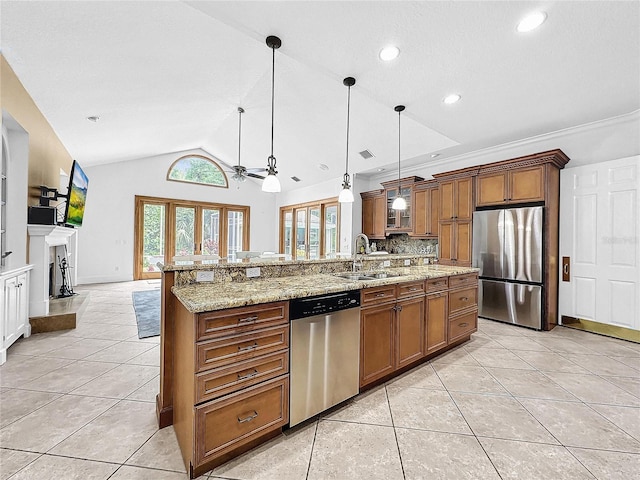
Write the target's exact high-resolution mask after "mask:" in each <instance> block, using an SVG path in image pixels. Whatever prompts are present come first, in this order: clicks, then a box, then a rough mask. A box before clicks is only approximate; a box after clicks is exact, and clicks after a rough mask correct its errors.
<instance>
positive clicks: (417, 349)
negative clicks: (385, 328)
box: [395, 282, 424, 369]
mask: <svg viewBox="0 0 640 480" xmlns="http://www.w3.org/2000/svg"><path fill="white" fill-rule="evenodd" d="M422 283H424V282H422ZM396 313H397V318H396V328H397V330H396V359H395V360H396V363H395V368H396V369H397V368H402V367H404V366H405V365H409V364H410V363H413V362H415V361H416V360H420V359H421V358H422V357H423V355H424V341H423V339H424V295H421V296H420V297H416V298H410V299H406V300H400V301H398V303H397V304H396Z"/></svg>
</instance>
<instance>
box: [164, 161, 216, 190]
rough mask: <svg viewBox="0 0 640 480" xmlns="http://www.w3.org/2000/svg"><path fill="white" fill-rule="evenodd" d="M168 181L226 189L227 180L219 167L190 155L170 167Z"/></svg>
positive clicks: (212, 162)
mask: <svg viewBox="0 0 640 480" xmlns="http://www.w3.org/2000/svg"><path fill="white" fill-rule="evenodd" d="M168 178H169V180H177V181H179V182H190V183H202V184H205V185H215V186H217V187H226V186H227V179H226V177H225V175H224V173H223V172H222V170H221V169H220V167H219V166H218V165H217V164H216V163H215V162H214V161H213V160H211V159H208V158H205V157H200V156H194V155H190V156H187V157H182V158H181V159H179V160H178V161H177V162H175V163H174V164H173V165H172V166H171V170H170V171H169V175H168Z"/></svg>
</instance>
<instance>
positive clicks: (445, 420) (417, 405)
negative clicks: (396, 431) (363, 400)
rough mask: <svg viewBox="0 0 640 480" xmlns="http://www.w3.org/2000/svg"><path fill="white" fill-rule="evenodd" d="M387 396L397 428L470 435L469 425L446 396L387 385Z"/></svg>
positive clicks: (448, 396)
mask: <svg viewBox="0 0 640 480" xmlns="http://www.w3.org/2000/svg"><path fill="white" fill-rule="evenodd" d="M387 394H388V395H389V404H390V406H391V415H392V416H393V424H394V425H395V426H396V427H405V428H419V429H424V430H435V431H438V432H447V433H467V434H470V433H471V430H470V429H469V425H467V422H465V420H464V418H463V417H462V415H461V414H460V411H459V410H458V407H456V404H455V403H454V402H453V400H452V399H451V397H450V395H449V393H447V392H444V391H439V390H426V389H422V388H406V387H393V386H391V385H389V386H388V387H387Z"/></svg>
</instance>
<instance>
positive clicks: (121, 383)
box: [73, 364, 159, 398]
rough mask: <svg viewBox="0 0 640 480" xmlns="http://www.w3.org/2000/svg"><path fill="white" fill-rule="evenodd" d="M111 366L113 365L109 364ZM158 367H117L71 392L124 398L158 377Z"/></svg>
mask: <svg viewBox="0 0 640 480" xmlns="http://www.w3.org/2000/svg"><path fill="white" fill-rule="evenodd" d="M110 365H113V364H110ZM158 373H159V369H158V367H148V366H144V365H126V364H123V365H118V366H117V367H116V368H114V369H113V370H110V371H108V372H107V373H105V374H104V375H102V376H100V377H98V378H96V379H94V380H92V381H90V382H88V383H85V384H84V385H82V386H81V387H79V388H77V389H75V390H74V391H73V393H74V394H76V395H96V396H99V397H111V398H125V397H127V396H128V395H130V394H132V393H133V392H134V391H136V390H137V389H138V388H140V387H141V386H143V385H144V384H146V383H148V382H149V381H150V380H152V379H153V378H154V377H155V376H156V375H158Z"/></svg>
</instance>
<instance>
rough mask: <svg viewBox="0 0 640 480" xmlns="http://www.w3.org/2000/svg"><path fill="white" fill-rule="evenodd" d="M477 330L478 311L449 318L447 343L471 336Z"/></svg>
mask: <svg viewBox="0 0 640 480" xmlns="http://www.w3.org/2000/svg"><path fill="white" fill-rule="evenodd" d="M477 329H478V310H473V311H471V312H467V313H463V314H462V315H456V316H454V317H449V343H451V342H455V341H456V340H459V339H461V338H464V337H466V336H469V335H471V334H472V333H473V332H475V331H476V330H477Z"/></svg>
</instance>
